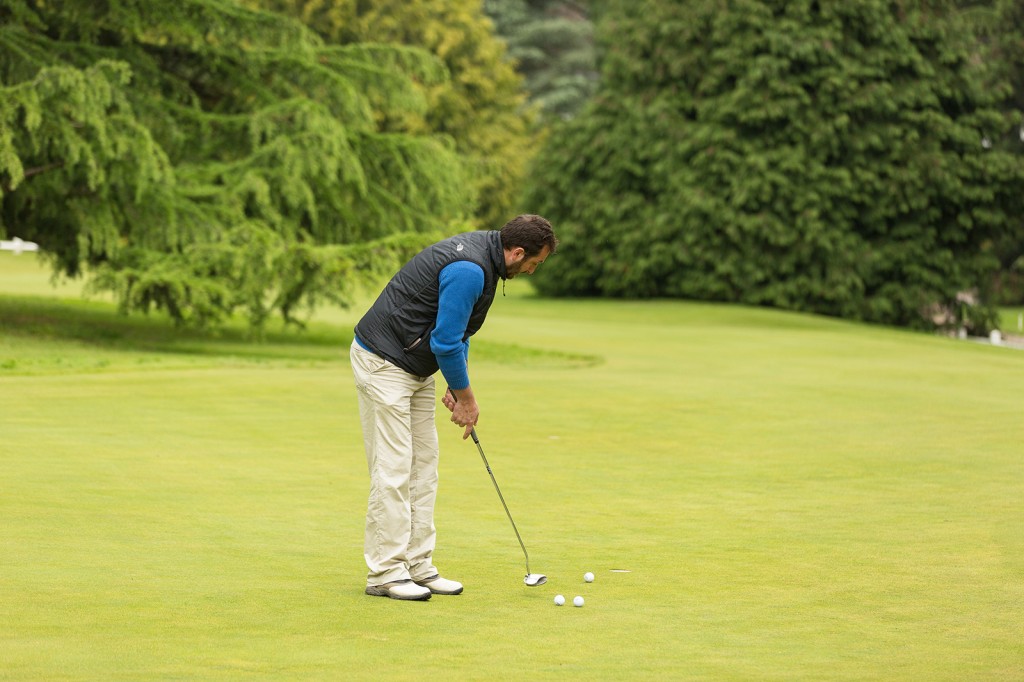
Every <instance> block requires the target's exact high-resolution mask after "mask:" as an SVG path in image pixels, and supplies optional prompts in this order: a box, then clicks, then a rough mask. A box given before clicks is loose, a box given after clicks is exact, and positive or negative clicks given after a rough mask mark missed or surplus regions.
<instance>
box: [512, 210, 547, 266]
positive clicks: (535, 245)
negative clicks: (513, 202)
mask: <svg viewBox="0 0 1024 682" xmlns="http://www.w3.org/2000/svg"><path fill="white" fill-rule="evenodd" d="M517 246H521V247H522V248H523V251H525V252H526V257H527V258H532V257H533V256H536V255H537V254H538V253H540V252H541V251H543V250H544V247H545V246H546V247H548V248H549V249H551V253H554V252H555V249H556V248H558V238H557V237H555V232H554V230H552V229H551V223H549V222H548V221H547V220H545V219H544V218H542V217H540V216H539V215H519V216H516V217H515V218H513V219H512V220H510V221H508V222H507V223H505V225H504V226H503V227H502V228H501V247H502V248H503V249H514V248H516V247H517Z"/></svg>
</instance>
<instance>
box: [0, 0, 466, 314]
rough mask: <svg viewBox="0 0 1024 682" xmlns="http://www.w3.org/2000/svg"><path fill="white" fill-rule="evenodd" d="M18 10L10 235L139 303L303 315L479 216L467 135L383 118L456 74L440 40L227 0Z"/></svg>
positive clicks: (7, 116) (9, 86)
mask: <svg viewBox="0 0 1024 682" xmlns="http://www.w3.org/2000/svg"><path fill="white" fill-rule="evenodd" d="M0 23H2V28H0V202H2V203H0V232H4V233H8V232H12V231H13V232H16V233H17V234H18V236H21V237H23V238H26V239H32V240H34V241H36V242H38V243H39V244H40V245H41V246H42V248H43V249H44V250H45V251H46V252H47V253H48V254H50V255H51V256H52V258H53V259H54V264H55V268H56V269H57V270H58V271H61V272H64V273H67V274H69V275H76V274H78V273H79V272H80V271H81V270H82V268H83V266H87V267H88V269H89V270H90V271H91V272H93V273H95V278H94V280H93V282H92V286H93V287H94V288H99V289H110V290H113V291H115V292H116V293H117V295H118V296H119V300H120V302H121V305H122V307H123V308H124V309H125V310H139V309H141V310H148V309H150V308H152V307H157V308H162V309H166V310H167V311H168V312H170V314H171V315H172V316H173V317H174V318H175V319H176V320H178V321H179V322H183V323H194V324H207V323H212V322H216V321H219V320H221V319H223V318H224V317H225V316H227V315H230V314H231V313H232V312H233V311H235V310H238V309H242V310H244V311H245V313H246V314H247V315H248V317H249V320H250V322H251V323H252V324H253V326H254V327H256V328H258V327H260V326H261V325H262V324H263V322H264V321H265V319H266V318H267V316H268V315H269V314H271V312H272V311H274V310H277V311H279V312H280V313H282V314H283V315H284V317H285V319H286V320H290V321H296V318H295V313H296V312H297V311H298V310H299V309H301V308H303V307H308V306H312V305H315V304H316V303H318V302H320V301H322V300H325V299H326V300H331V301H335V302H340V303H344V302H345V301H346V300H347V298H346V297H347V296H349V295H350V294H351V292H352V289H353V286H355V285H356V284H358V283H359V282H361V281H363V280H366V279H368V278H369V277H372V276H374V275H376V274H379V272H380V271H381V270H389V269H391V268H392V267H393V266H394V265H395V264H398V263H400V262H402V260H403V259H404V258H405V257H407V256H408V255H409V253H410V251H412V250H414V249H415V248H417V247H418V246H420V245H422V243H424V242H425V241H427V240H428V239H429V238H431V236H433V235H431V236H424V235H422V234H420V235H417V234H414V233H415V232H421V233H422V232H431V231H437V230H442V229H445V228H448V226H449V225H450V224H451V223H452V222H457V221H460V220H462V219H463V218H464V217H468V215H469V209H470V208H471V207H472V204H473V200H474V197H473V195H472V193H471V191H469V190H467V187H468V184H469V183H468V182H467V177H468V171H467V168H466V167H465V165H464V163H463V161H462V159H461V158H460V157H459V155H458V154H457V152H456V151H455V150H454V149H453V148H452V146H451V145H450V144H449V143H448V142H447V141H446V140H445V139H444V138H442V137H440V136H437V135H431V134H426V133H423V132H412V131H403V132H395V131H389V130H383V129H382V128H381V126H380V124H379V120H380V119H382V118H387V117H398V116H404V115H422V113H423V112H424V111H425V108H426V104H427V103H426V101H425V99H424V98H423V96H422V93H421V92H420V89H419V87H418V86H416V85H415V83H417V82H418V83H422V84H425V85H427V86H430V87H433V86H436V85H439V84H441V83H442V82H444V80H445V76H446V74H445V71H444V68H443V65H441V64H440V63H438V62H437V60H436V59H434V58H433V57H432V56H431V55H429V54H427V53H426V52H423V51H422V50H416V49H413V48H407V47H401V46H380V45H370V44H350V45H346V46H327V45H324V44H323V41H322V40H320V39H319V38H318V37H317V36H316V35H315V34H314V33H312V32H310V31H309V30H308V29H306V28H305V27H304V26H303V25H301V24H300V23H299V22H296V21H291V20H287V19H285V18H284V17H281V16H276V15H273V14H269V13H265V12H255V11H251V10H248V9H243V8H241V7H239V6H237V5H236V4H234V3H232V2H227V1H225V0H182V1H180V2H174V3H171V2H163V3H151V2H143V1H142V0H126V1H123V2H118V3H94V2H91V1H89V0H65V1H64V2H60V3H41V2H34V1H32V0H0ZM403 235H405V236H403ZM367 240H378V241H375V242H373V243H372V244H369V245H366V244H364V242H366V241H367Z"/></svg>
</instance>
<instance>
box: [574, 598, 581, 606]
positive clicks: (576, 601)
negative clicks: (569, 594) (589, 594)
mask: <svg viewBox="0 0 1024 682" xmlns="http://www.w3.org/2000/svg"><path fill="white" fill-rule="evenodd" d="M572 605H573V606H583V597H575V598H573V600H572Z"/></svg>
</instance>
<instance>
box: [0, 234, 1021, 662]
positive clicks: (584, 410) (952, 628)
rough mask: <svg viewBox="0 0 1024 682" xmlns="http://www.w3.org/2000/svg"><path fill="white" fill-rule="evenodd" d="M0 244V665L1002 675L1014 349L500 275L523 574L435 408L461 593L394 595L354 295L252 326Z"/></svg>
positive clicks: (502, 420) (1016, 549)
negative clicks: (54, 273)
mask: <svg viewBox="0 0 1024 682" xmlns="http://www.w3.org/2000/svg"><path fill="white" fill-rule="evenodd" d="M0 256H2V258H0V467H2V468H0V471H2V476H0V481H2V489H0V519H2V522H0V661H2V664H0V680H8V679H9V680H19V681H21V680H45V681H51V680H179V679H184V680H275V681H277V680H312V679H365V680H382V679H388V680H413V679H416V680H422V679H479V680H485V679H486V680H490V679H516V680H522V679H530V680H545V679H551V680H554V679H559V680H561V679H587V680H622V679H650V680H664V679H673V680H686V679H694V680H731V679H735V680H787V681H790V680H864V679H886V680H965V679H972V680H982V679H983V680H1019V679H1021V678H1022V676H1024V648H1022V644H1021V637H1020V633H1021V632H1024V609H1022V608H1021V605H1022V604H1024V532H1022V529H1024V506H1022V504H1021V500H1024V456H1022V451H1024V426H1022V424H1024V422H1022V419H1021V415H1022V414H1024V353H1021V352H1017V351H1013V350H1009V349H1005V348H994V347H990V346H984V345H981V344H970V343H961V342H957V341H953V340H949V339H941V338H936V337H931V336H926V335H920V334H912V333H906V332H901V331H893V330H886V329H878V328H869V327H864V326H860V325H855V324H849V323H845V322H840V321H835V320H827V319H820V318H815V317H811V316H805V315H795V314H787V313H780V312H774V311H767V310H754V309H748V308H740V307H731V306H711V305H700V304H690V303H679V302H604V301H556V302H551V301H543V300H539V299H536V298H533V297H532V296H531V295H530V294H529V289H528V286H527V285H526V284H525V283H523V282H520V281H518V280H516V281H513V282H510V283H509V285H508V287H507V289H508V296H507V297H499V299H498V300H497V301H496V302H495V304H494V307H493V308H492V313H491V317H490V319H489V320H488V324H487V325H486V326H485V328H484V330H483V332H482V333H481V334H480V335H479V336H478V337H477V338H476V339H475V340H474V341H473V357H474V361H473V365H472V371H473V378H474V383H475V388H476V391H477V394H478V396H479V399H480V402H481V406H482V419H481V421H480V424H479V425H478V429H477V430H478V433H479V434H480V438H481V441H482V442H483V443H484V444H485V447H486V450H487V457H488V459H489V461H490V463H491V466H492V468H493V470H494V474H495V476H496V478H497V480H498V481H499V483H500V485H501V489H502V492H503V494H504V496H505V499H506V501H507V502H508V505H509V508H510V510H511V512H512V514H513V515H514V517H515V520H516V524H517V525H518V527H519V530H520V531H521V533H522V535H523V539H524V541H525V543H526V546H527V548H528V549H529V552H530V565H531V568H532V570H534V571H537V572H541V573H544V574H546V575H547V576H548V582H547V584H545V585H543V586H540V587H536V588H530V587H526V586H524V585H523V574H524V566H523V556H522V552H521V550H520V548H519V546H518V543H517V542H516V538H515V535H514V534H513V532H512V529H511V527H510V525H509V523H508V519H507V518H506V517H505V514H504V511H503V510H502V508H501V505H500V503H499V501H498V499H497V496H496V494H495V491H494V489H493V487H492V485H491V482H490V480H489V479H488V476H487V473H486V471H485V470H484V468H483V465H482V463H481V461H480V458H479V456H478V454H477V452H476V451H475V449H474V447H473V444H472V442H471V441H463V440H461V438H460V436H461V429H458V428H456V427H454V426H452V425H450V424H448V423H447V422H446V421H445V418H444V416H443V415H442V414H440V413H439V416H438V418H439V424H440V429H441V438H442V464H441V493H440V498H439V503H438V511H437V525H438V529H439V540H438V549H437V553H436V559H437V562H438V564H439V566H440V567H441V569H442V571H443V572H444V574H445V575H447V576H449V577H451V578H454V579H457V580H460V581H462V582H463V583H465V585H466V590H465V592H464V594H462V595H460V596H458V597H448V598H442V597H435V598H434V599H432V600H430V601H429V602H425V603H399V602H394V601H391V600H386V599H380V598H373V597H367V596H365V595H364V594H363V576H364V571H365V568H364V565H363V561H362V526H363V521H362V520H363V514H364V504H365V494H366V489H367V480H366V472H365V462H364V458H363V454H362V447H361V441H360V435H359V430H358V429H359V425H358V419H357V417H356V412H355V410H356V406H355V397H354V393H353V389H352V386H351V377H350V374H349V369H348V365H347V352H346V350H347V343H348V341H349V339H350V332H349V329H350V325H351V322H352V319H353V318H354V316H355V315H356V313H357V311H354V312H352V313H345V312H340V311H334V312H325V313H324V314H323V315H322V316H321V317H320V318H319V319H318V321H317V323H316V324H315V325H314V327H313V330H312V333H311V334H310V335H307V336H295V335H293V334H287V333H277V332H272V333H271V334H270V335H269V336H268V339H267V340H266V341H265V342H264V343H263V344H260V345H251V344H247V343H245V342H244V333H243V332H242V331H240V330H238V329H231V330H227V331H226V332H222V333H220V334H206V335H204V334H195V333H188V332H183V331H176V330H173V329H171V328H170V327H168V326H166V324H165V323H164V322H163V321H162V320H160V319H159V318H154V319H150V320H136V319H128V320H126V319H124V318H121V317H118V316H117V315H116V313H115V312H114V311H113V307H112V306H111V305H110V304H109V303H105V302H102V301H101V302H93V303H90V304H83V303H81V302H79V301H77V300H75V299H68V298H62V297H66V296H69V295H71V294H72V293H74V292H68V291H57V292H51V291H50V290H49V289H48V286H47V285H46V274H45V273H42V272H41V271H39V270H38V268H37V266H36V265H35V264H34V261H30V260H26V259H25V256H24V255H23V256H21V257H20V258H21V259H22V260H14V257H13V256H11V255H10V254H0ZM441 409H443V408H441ZM586 571H592V572H593V573H594V574H595V580H594V582H593V583H586V582H584V580H583V574H584V572H586ZM557 594H562V595H564V596H565V598H566V600H567V603H566V605H565V606H563V607H558V606H555V604H554V601H553V600H554V597H555V595H557ZM577 595H578V596H582V597H583V598H584V600H585V606H584V607H582V608H571V604H572V599H573V598H574V597H575V596H577Z"/></svg>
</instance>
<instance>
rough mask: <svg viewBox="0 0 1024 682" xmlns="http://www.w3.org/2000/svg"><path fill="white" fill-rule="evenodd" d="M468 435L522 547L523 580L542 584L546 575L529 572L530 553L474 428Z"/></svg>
mask: <svg viewBox="0 0 1024 682" xmlns="http://www.w3.org/2000/svg"><path fill="white" fill-rule="evenodd" d="M470 435H472V436H473V442H474V443H476V449H477V450H479V451H480V459H482V460H483V461H484V466H485V467H486V468H487V473H488V474H490V476H491V483H493V484H494V489H495V490H497V491H498V499H499V500H501V506H502V507H504V508H505V514H506V515H507V516H508V520H509V521H511V522H512V530H514V531H515V532H516V539H517V540H519V546H520V547H522V548H523V556H524V557H526V577H525V578H523V582H524V583H526V584H527V585H528V586H529V587H537V586H538V585H543V584H544V583H546V582H547V581H548V577H547V576H546V575H543V574H541V573H530V555H529V554H527V553H526V545H524V544H523V538H522V536H521V535H519V529H518V528H516V522H515V521H512V513H511V512H510V511H509V510H508V505H507V504H505V497H504V496H503V495H502V494H501V488H499V487H498V481H496V480H495V478H494V472H493V471H491V465H490V464H488V463H487V455H485V454H484V449H483V448H482V447H480V439H479V438H477V437H476V429H473V430H472V431H471V432H470Z"/></svg>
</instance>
